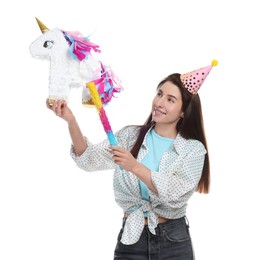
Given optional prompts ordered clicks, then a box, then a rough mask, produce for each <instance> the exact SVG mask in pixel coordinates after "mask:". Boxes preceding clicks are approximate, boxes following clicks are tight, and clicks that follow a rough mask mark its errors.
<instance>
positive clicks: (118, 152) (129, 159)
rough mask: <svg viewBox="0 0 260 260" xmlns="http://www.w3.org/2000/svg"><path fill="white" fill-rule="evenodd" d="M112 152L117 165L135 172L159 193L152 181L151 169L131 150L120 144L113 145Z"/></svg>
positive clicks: (151, 188) (150, 187)
mask: <svg viewBox="0 0 260 260" xmlns="http://www.w3.org/2000/svg"><path fill="white" fill-rule="evenodd" d="M110 152H111V153H112V155H113V156H112V158H113V160H114V162H115V163H116V164H117V165H119V166H121V167H122V168H124V169H125V170H126V171H128V172H131V173H133V174H134V175H135V176H136V177H138V178H139V179H140V180H142V181H143V182H144V183H145V184H146V185H147V186H148V188H149V189H150V190H152V191H153V192H155V193H158V191H157V189H156V187H155V186H154V184H153V182H152V177H151V170H150V169H149V168H147V167H146V166H144V165H143V164H141V163H139V162H138V161H137V160H136V159H135V158H134V156H133V155H132V154H131V153H130V152H129V151H127V150H126V149H124V148H122V147H120V146H111V149H110Z"/></svg>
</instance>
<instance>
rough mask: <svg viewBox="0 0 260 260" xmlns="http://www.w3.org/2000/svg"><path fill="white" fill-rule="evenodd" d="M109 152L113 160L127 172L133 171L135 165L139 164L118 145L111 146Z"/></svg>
mask: <svg viewBox="0 0 260 260" xmlns="http://www.w3.org/2000/svg"><path fill="white" fill-rule="evenodd" d="M110 152H111V154H112V155H113V156H112V158H113V160H114V162H115V163H116V164H117V165H119V166H121V167H123V168H124V169H125V170H126V171H128V172H134V169H135V167H136V166H137V164H139V163H138V162H137V160H136V159H135V158H134V156H133V155H132V154H131V153H130V152H129V151H127V150H126V149H124V148H122V147H120V146H111V148H110Z"/></svg>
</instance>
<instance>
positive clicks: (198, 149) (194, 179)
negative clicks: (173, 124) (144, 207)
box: [150, 141, 206, 208]
mask: <svg viewBox="0 0 260 260" xmlns="http://www.w3.org/2000/svg"><path fill="white" fill-rule="evenodd" d="M192 146H193V147H192V149H191V150H190V152H188V153H187V154H186V155H185V156H184V158H183V159H182V161H181V163H180V165H178V166H176V169H166V170H165V171H162V172H155V171H152V173H151V178H152V182H153V184H154V186H155V187H156V189H157V192H158V193H157V194H156V193H154V192H152V191H150V193H151V196H152V197H153V198H155V199H156V200H157V201H160V202H161V203H166V204H167V205H169V206H171V207H174V208H179V207H182V206H183V205H184V204H185V203H186V202H187V200H188V199H189V197H190V196H191V195H192V194H193V192H194V191H195V189H196V187H197V185H198V183H199V180H200V178H201V174H202V170H203V166H204V160H205V154H206V149H205V148H204V145H203V144H202V143H201V142H199V141H195V142H194V143H193V144H192Z"/></svg>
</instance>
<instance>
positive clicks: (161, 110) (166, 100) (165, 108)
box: [152, 81, 183, 130]
mask: <svg viewBox="0 0 260 260" xmlns="http://www.w3.org/2000/svg"><path fill="white" fill-rule="evenodd" d="M182 116H183V111H182V96H181V92H180V90H179V88H178V87H177V86H176V85H174V84H173V83H171V82H169V81H166V82H165V83H164V84H163V85H162V86H161V87H160V88H159V89H158V91H157V94H156V96H155V97H154V100H153V103H152V120H153V121H154V122H155V123H156V126H157V127H159V126H164V127H167V128H170V129H174V130H176V125H177V123H178V121H179V120H180V118H181V117H182Z"/></svg>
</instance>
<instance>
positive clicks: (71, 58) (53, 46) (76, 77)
mask: <svg viewBox="0 0 260 260" xmlns="http://www.w3.org/2000/svg"><path fill="white" fill-rule="evenodd" d="M36 20H37V22H38V25H39V27H40V29H41V31H42V35H41V36H40V37H39V38H37V39H36V40H35V41H34V42H32V44H31V46H30V52H31V55H32V57H34V58H40V59H43V60H48V61H49V62H50V72H49V97H48V101H49V103H50V104H52V103H53V100H56V99H64V100H66V101H68V99H69V95H70V91H71V89H72V88H80V87H81V88H82V103H83V104H85V105H90V106H91V105H92V106H95V107H96V108H97V111H98V113H99V116H100V120H101V122H102V124H103V127H104V130H105V132H106V134H107V136H108V139H109V141H110V143H111V144H112V145H116V144H117V142H116V140H115V137H114V134H113V131H112V129H111V126H110V124H109V121H108V118H107V116H106V113H105V110H104V107H103V105H106V104H108V103H109V102H110V101H111V99H112V97H113V96H114V93H118V92H121V90H122V89H123V88H122V86H121V82H120V80H119V79H118V78H117V77H116V75H115V74H114V72H113V71H112V70H111V68H110V67H109V66H106V65H104V64H103V63H102V62H101V61H99V60H97V59H95V58H94V57H93V56H92V52H97V53H100V52H101V51H100V49H99V46H98V45H96V44H94V43H92V42H90V40H89V37H84V36H83V35H82V34H81V33H80V32H69V31H64V30H61V29H59V28H55V29H53V30H49V29H48V28H47V27H46V26H45V25H44V24H43V23H42V22H41V21H40V20H39V19H37V18H36ZM93 87H94V89H93Z"/></svg>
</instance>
